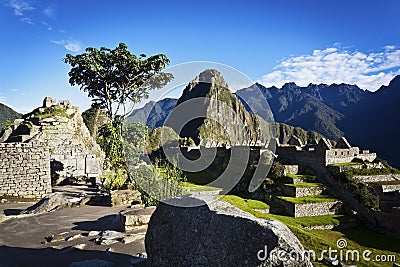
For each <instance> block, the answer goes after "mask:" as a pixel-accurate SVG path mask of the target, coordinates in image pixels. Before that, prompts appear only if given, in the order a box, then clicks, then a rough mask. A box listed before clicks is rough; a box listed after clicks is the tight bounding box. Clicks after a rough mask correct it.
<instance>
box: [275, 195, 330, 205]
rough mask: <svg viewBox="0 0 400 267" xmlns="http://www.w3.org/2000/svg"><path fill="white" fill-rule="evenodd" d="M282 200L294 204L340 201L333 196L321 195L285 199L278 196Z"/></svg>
mask: <svg viewBox="0 0 400 267" xmlns="http://www.w3.org/2000/svg"><path fill="white" fill-rule="evenodd" d="M277 197H278V198H280V199H283V200H286V201H288V202H291V203H294V204H310V203H318V202H335V201H338V200H337V199H336V198H333V197H331V196H325V195H319V196H305V197H284V196H277Z"/></svg>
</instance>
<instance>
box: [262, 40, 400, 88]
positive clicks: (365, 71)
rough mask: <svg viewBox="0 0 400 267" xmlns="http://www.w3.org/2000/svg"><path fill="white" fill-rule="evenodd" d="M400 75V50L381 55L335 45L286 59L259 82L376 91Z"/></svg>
mask: <svg viewBox="0 0 400 267" xmlns="http://www.w3.org/2000/svg"><path fill="white" fill-rule="evenodd" d="M397 74H400V49H396V47H395V46H391V45H388V46H386V47H384V48H383V50H382V51H379V52H368V53H364V52H360V51H349V50H347V49H344V48H342V47H340V46H339V45H337V44H335V45H334V46H333V47H328V48H326V49H324V50H314V51H313V52H312V54H309V55H300V56H291V57H289V58H287V59H283V60H281V61H280V62H279V64H278V65H277V66H275V67H274V71H273V72H271V73H268V74H266V75H264V76H263V77H262V78H261V79H260V80H259V82H260V83H261V84H263V85H265V86H267V87H269V86H277V87H281V86H282V85H283V84H285V83H287V82H295V83H296V84H298V85H300V86H307V85H308V84H309V83H316V84H318V83H326V84H332V83H337V84H339V83H349V84H357V85H358V86H359V87H360V88H363V89H368V90H371V91H375V90H377V89H379V87H380V86H382V85H384V84H385V85H386V84H388V83H389V82H390V80H391V79H393V77H394V76H395V75H397Z"/></svg>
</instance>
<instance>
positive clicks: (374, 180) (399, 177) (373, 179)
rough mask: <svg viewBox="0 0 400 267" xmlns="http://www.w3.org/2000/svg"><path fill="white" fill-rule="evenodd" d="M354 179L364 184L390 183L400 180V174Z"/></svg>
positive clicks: (356, 177)
mask: <svg viewBox="0 0 400 267" xmlns="http://www.w3.org/2000/svg"><path fill="white" fill-rule="evenodd" d="M352 179H353V180H356V181H359V182H364V183H379V182H389V181H396V180H400V174H387V175H364V176H354V177H353V178H352Z"/></svg>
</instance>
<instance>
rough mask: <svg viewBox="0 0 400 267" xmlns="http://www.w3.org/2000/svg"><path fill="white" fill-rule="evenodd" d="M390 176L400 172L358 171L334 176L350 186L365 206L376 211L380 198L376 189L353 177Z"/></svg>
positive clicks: (381, 170)
mask: <svg viewBox="0 0 400 267" xmlns="http://www.w3.org/2000/svg"><path fill="white" fill-rule="evenodd" d="M390 174H400V170H398V169H395V168H382V169H379V168H376V169H357V170H350V171H346V172H342V173H338V174H333V176H334V177H335V178H336V179H337V180H338V181H339V182H341V183H344V184H347V185H349V187H350V188H351V189H352V190H353V191H354V195H355V196H356V198H357V199H358V200H359V201H360V203H361V204H362V205H363V206H365V207H366V208H368V209H373V210H375V209H378V208H379V197H378V196H377V195H376V193H375V191H374V189H373V188H372V187H370V186H368V185H367V184H365V183H363V182H359V181H356V180H354V179H353V177H355V176H368V175H390Z"/></svg>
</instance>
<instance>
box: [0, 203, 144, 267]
mask: <svg viewBox="0 0 400 267" xmlns="http://www.w3.org/2000/svg"><path fill="white" fill-rule="evenodd" d="M27 205H29V204H26V203H19V204H18V203H8V204H0V212H1V211H5V212H13V211H16V210H18V209H24V208H26V206H27ZM123 209H126V207H123V206H120V207H102V206H101V207H100V206H82V207H79V208H66V209H61V210H58V211H54V212H50V213H46V214H41V215H36V216H30V217H24V218H18V219H9V220H7V221H5V222H3V223H1V224H0V267H3V266H10V267H11V266H18V267H22V266H41V267H43V266H70V264H71V263H72V262H76V261H82V260H92V259H101V260H107V261H110V262H113V263H115V265H116V266H130V261H131V260H132V259H135V257H133V256H134V255H136V254H137V253H139V252H144V251H145V248H144V239H143V238H142V239H140V240H137V241H135V242H132V243H129V244H123V243H121V242H117V243H115V244H111V245H97V244H95V243H94V242H93V240H94V239H95V238H98V236H91V237H89V236H85V235H87V234H88V232H89V231H105V230H118V229H117V228H116V223H115V221H116V220H115V219H116V216H115V215H116V214H118V212H119V211H121V210H123ZM138 232H141V233H144V232H145V229H140V230H138ZM60 234H61V235H62V236H63V237H65V238H68V237H71V236H77V235H78V234H83V235H84V236H81V237H78V238H77V239H75V240H72V241H65V240H60V241H57V242H51V243H48V242H46V239H45V238H46V237H48V236H52V235H60ZM143 237H144V235H143ZM78 244H80V245H81V246H82V244H85V245H84V246H85V247H84V249H82V250H77V249H68V248H70V247H71V246H75V245H78ZM2 264H3V265H2Z"/></svg>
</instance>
